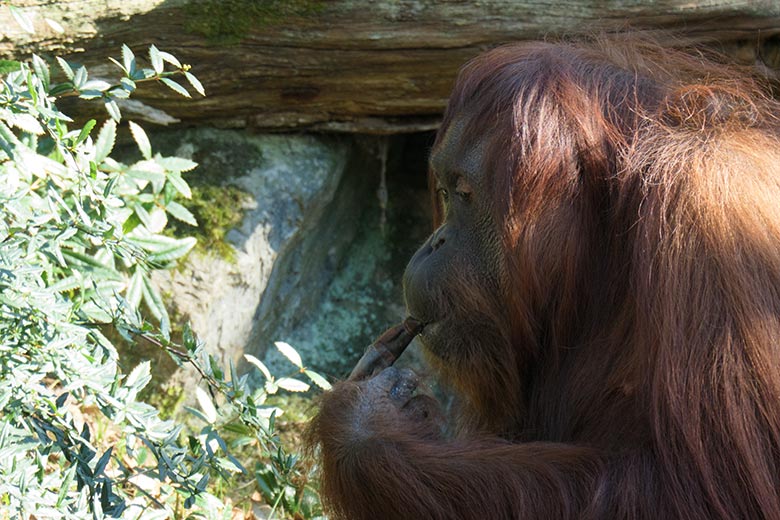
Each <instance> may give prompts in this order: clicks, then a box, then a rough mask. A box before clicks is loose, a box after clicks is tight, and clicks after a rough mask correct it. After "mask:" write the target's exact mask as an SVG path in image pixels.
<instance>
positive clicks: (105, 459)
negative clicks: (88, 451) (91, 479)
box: [92, 446, 114, 476]
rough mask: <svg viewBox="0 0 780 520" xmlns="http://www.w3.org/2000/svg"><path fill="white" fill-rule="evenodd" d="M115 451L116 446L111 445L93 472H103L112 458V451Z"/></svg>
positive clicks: (94, 473) (95, 473) (99, 473)
mask: <svg viewBox="0 0 780 520" xmlns="http://www.w3.org/2000/svg"><path fill="white" fill-rule="evenodd" d="M112 451H114V447H113V446H111V447H110V448H108V449H107V450H106V451H105V453H103V455H101V456H100V459H99V460H98V461H97V464H95V470H94V471H93V472H92V474H93V475H95V476H98V475H101V474H102V473H103V471H104V470H105V469H106V466H108V462H109V461H110V460H111V452H112Z"/></svg>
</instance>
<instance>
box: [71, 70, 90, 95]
mask: <svg viewBox="0 0 780 520" xmlns="http://www.w3.org/2000/svg"><path fill="white" fill-rule="evenodd" d="M88 77H89V73H88V72H87V68H86V67H84V66H83V65H82V66H81V67H79V68H78V69H76V74H74V76H73V85H74V86H75V87H76V88H77V89H79V90H81V89H82V88H84V85H86V83H87V78H88Z"/></svg>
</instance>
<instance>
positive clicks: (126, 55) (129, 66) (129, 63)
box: [122, 43, 135, 74]
mask: <svg viewBox="0 0 780 520" xmlns="http://www.w3.org/2000/svg"><path fill="white" fill-rule="evenodd" d="M122 63H123V64H124V66H125V71H126V72H127V73H128V74H132V72H133V71H134V70H135V54H133V51H131V50H130V47H128V46H127V45H125V44H124V43H123V44H122Z"/></svg>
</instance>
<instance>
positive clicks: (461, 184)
mask: <svg viewBox="0 0 780 520" xmlns="http://www.w3.org/2000/svg"><path fill="white" fill-rule="evenodd" d="M473 191H474V190H473V189H472V188H471V184H469V181H467V180H466V178H465V177H463V176H460V177H458V180H457V182H456V183H455V193H457V195H458V197H460V199H461V200H463V201H466V202H468V201H469V200H471V194H472V192H473Z"/></svg>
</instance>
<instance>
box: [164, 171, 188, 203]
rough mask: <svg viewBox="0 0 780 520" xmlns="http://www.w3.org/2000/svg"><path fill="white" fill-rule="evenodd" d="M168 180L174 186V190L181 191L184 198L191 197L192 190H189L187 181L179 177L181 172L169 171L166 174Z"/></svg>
mask: <svg viewBox="0 0 780 520" xmlns="http://www.w3.org/2000/svg"><path fill="white" fill-rule="evenodd" d="M167 179H168V182H169V183H171V186H173V187H174V188H176V191H178V192H179V193H181V194H182V195H183V196H184V198H187V199H191V198H192V191H191V190H190V186H189V185H188V184H187V182H186V181H185V180H184V179H182V178H181V174H179V173H169V174H168V177H167Z"/></svg>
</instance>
